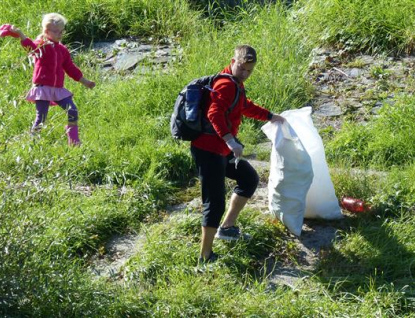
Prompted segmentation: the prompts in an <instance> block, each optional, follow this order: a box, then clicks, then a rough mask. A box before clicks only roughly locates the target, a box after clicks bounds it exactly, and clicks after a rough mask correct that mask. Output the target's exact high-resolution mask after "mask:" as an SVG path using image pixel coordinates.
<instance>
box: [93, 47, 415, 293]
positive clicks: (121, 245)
mask: <svg viewBox="0 0 415 318" xmlns="http://www.w3.org/2000/svg"><path fill="white" fill-rule="evenodd" d="M414 66H415V57H403V58H392V57H385V56H368V55H354V56H352V55H348V54H347V53H345V52H341V51H331V50H327V49H317V50H315V51H314V52H313V59H312V61H311V63H310V68H309V73H308V77H309V79H310V81H311V83H312V84H313V86H314V87H315V97H314V99H313V100H312V101H311V103H310V105H309V106H312V109H313V115H312V117H313V121H314V124H315V126H316V127H317V128H318V129H321V128H326V127H329V126H330V127H332V128H333V129H334V130H339V129H341V126H342V120H343V118H344V117H345V116H347V117H348V118H349V119H350V118H352V119H353V120H355V121H356V122H361V123H364V122H366V121H367V120H369V119H370V117H371V116H376V114H377V111H378V110H379V109H380V108H381V107H382V106H383V105H385V104H389V105H393V104H394V102H395V101H394V100H395V98H396V96H397V94H399V92H400V91H404V90H405V91H406V92H407V93H408V87H407V86H406V85H405V83H406V82H408V81H409V82H411V81H413V75H412V69H413V67H414ZM261 147H271V145H270V143H265V144H264V145H261ZM249 161H250V162H251V164H252V165H253V166H254V167H256V169H257V170H258V171H259V172H260V174H265V175H266V174H267V169H269V162H266V161H258V160H256V159H255V156H252V157H251V158H249ZM200 205H201V202H200V199H199V198H195V199H194V200H192V201H191V202H186V203H182V204H180V205H177V206H172V207H170V211H171V212H178V211H182V210H185V209H187V208H194V209H198V208H200ZM248 207H250V208H255V209H258V210H260V211H263V212H264V213H267V211H268V189H267V183H266V182H262V183H260V185H259V187H258V189H257V191H256V192H255V195H254V197H253V198H252V200H250V201H249V203H248ZM341 227H342V222H341V221H336V222H330V221H317V220H305V221H304V225H303V228H302V234H301V236H300V237H299V238H297V237H294V236H291V237H288V239H289V240H292V241H293V242H294V243H295V244H296V246H297V247H298V249H299V251H300V252H299V255H298V259H297V262H296V263H295V264H279V263H277V264H270V265H269V276H268V277H269V283H270V286H272V285H281V284H283V285H287V286H290V287H291V288H296V286H297V285H298V284H300V283H301V282H302V281H303V280H305V279H307V278H308V277H310V275H312V274H313V273H314V271H315V270H316V268H317V266H318V262H319V260H320V257H321V255H322V254H323V253H324V250H325V249H326V248H328V247H330V246H331V245H332V244H333V242H334V241H335V240H336V239H337V235H336V233H337V231H338V229H339V228H341ZM144 239H145V238H144V237H143V236H139V235H127V236H114V237H113V238H112V239H111V240H109V241H108V243H107V245H106V246H105V250H106V253H105V254H104V255H97V256H96V257H95V258H94V259H93V260H92V265H91V272H92V273H94V275H97V276H98V277H102V276H104V277H114V276H115V277H116V276H119V275H120V269H121V268H122V266H123V265H124V264H125V262H126V261H127V260H128V259H129V257H131V256H132V255H134V254H135V253H137V252H138V251H139V248H140V245H141V244H142V242H143V240H144Z"/></svg>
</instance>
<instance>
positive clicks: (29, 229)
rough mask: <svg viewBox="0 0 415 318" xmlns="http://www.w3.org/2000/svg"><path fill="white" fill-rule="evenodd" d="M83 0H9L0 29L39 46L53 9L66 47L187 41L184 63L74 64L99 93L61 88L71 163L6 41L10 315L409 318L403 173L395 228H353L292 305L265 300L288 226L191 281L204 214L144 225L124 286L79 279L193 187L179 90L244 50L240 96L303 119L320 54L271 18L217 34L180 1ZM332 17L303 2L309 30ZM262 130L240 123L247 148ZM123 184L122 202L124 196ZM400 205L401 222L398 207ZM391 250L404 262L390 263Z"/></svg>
mask: <svg viewBox="0 0 415 318" xmlns="http://www.w3.org/2000/svg"><path fill="white" fill-rule="evenodd" d="M75 2H76V3H74V4H73V5H71V6H67V4H66V3H64V2H62V3H61V2H59V3H58V4H57V3H56V1H32V2H30V3H28V2H27V1H23V0H22V1H16V0H14V1H13V0H5V1H2V3H1V4H0V9H1V11H0V12H2V13H1V20H0V23H4V22H11V23H15V24H18V25H21V26H22V27H23V28H24V29H25V30H26V29H27V32H28V34H29V35H30V36H36V34H37V32H38V28H37V25H38V23H39V22H40V18H39V17H40V14H41V13H46V12H49V11H59V12H61V13H63V14H65V15H66V16H67V17H68V18H69V20H70V23H69V25H68V30H69V31H70V32H69V34H68V36H67V38H66V40H67V41H68V42H73V41H77V40H82V39H86V40H90V39H92V38H95V37H100V36H103V35H108V36H110V37H118V36H120V35H126V34H129V35H150V34H151V35H154V36H161V37H162V36H166V35H167V36H179V37H181V40H182V46H183V48H184V54H183V60H182V61H181V63H180V64H179V65H172V68H171V73H170V74H168V75H162V74H161V73H160V74H157V73H156V74H154V75H152V76H148V77H141V78H131V79H124V80H123V81H117V82H114V81H110V80H108V79H105V78H101V77H100V76H99V73H98V72H97V70H95V69H94V68H88V67H87V66H86V64H87V63H86V62H89V60H88V57H87V56H85V57H84V56H78V57H77V58H76V61H77V62H78V63H80V64H82V65H83V67H82V69H83V70H84V71H85V73H86V76H87V77H88V78H91V79H94V80H96V81H97V84H98V85H97V88H96V89H94V90H92V91H87V90H85V89H84V88H83V87H81V85H79V84H77V83H73V82H72V81H71V80H69V79H68V80H67V87H68V88H69V89H70V90H72V91H73V92H74V94H75V102H76V103H77V105H78V106H79V108H80V111H81V121H80V125H81V136H82V139H83V142H84V144H83V146H82V147H81V148H79V149H68V148H67V146H66V141H65V136H64V132H63V125H64V121H65V118H64V117H65V116H64V114H62V112H60V109H56V108H53V109H51V111H50V115H49V119H48V126H47V127H46V128H45V129H44V131H43V132H42V138H41V139H39V140H38V139H35V140H32V139H30V138H29V136H28V134H27V130H28V127H29V126H30V123H31V121H32V120H33V116H34V113H33V110H32V106H31V105H28V104H27V103H26V102H25V101H24V92H25V91H26V90H27V89H28V87H29V86H30V83H29V78H30V76H31V69H30V68H29V67H28V65H27V61H26V59H25V57H24V53H23V51H22V50H21V49H20V47H19V45H18V43H17V41H15V40H12V39H9V38H7V39H1V40H0V41H1V42H0V45H1V50H0V67H1V69H2V72H1V73H0V78H1V79H2V81H3V82H4V83H7V85H6V86H5V87H4V89H3V90H2V91H1V92H0V103H1V105H2V108H1V113H0V152H1V157H0V177H1V179H0V188H1V190H2V193H3V196H2V199H1V203H0V233H1V235H0V246H2V249H1V250H0V258H1V259H2V262H1V263H0V295H1V296H0V312H1V313H8V314H9V315H10V314H16V313H20V314H22V315H34V316H82V315H85V316H96V317H102V316H114V317H117V316H125V315H132V316H149V315H151V314H152V315H155V316H165V315H166V314H167V313H169V314H170V315H171V316H177V315H180V314H181V315H185V316H186V315H187V316H206V315H208V316H209V315H210V316H211V315H214V314H218V315H221V314H222V315H226V316H242V315H243V316H248V315H254V314H256V315H258V316H264V317H269V316H290V317H292V316H297V317H300V316H301V317H302V316H316V315H324V314H326V315H332V316H339V315H340V316H341V315H351V316H362V317H365V316H369V315H372V314H373V308H374V307H377V308H378V309H377V310H378V311H377V314H378V315H395V314H405V313H406V314H409V312H410V303H409V302H408V301H407V298H406V297H405V294H404V293H403V292H404V291H405V288H404V287H403V286H404V285H405V284H407V282H408V280H409V279H410V277H411V275H413V265H412V264H411V261H410V260H411V259H413V253H414V246H413V245H411V243H410V242H412V241H413V238H414V233H413V231H412V230H411V226H410V225H411V224H413V216H412V215H411V214H409V213H407V212H406V208H407V206H405V205H404V204H402V203H405V202H409V198H410V197H411V193H412V191H413V185H412V183H411V181H410V178H407V179H404V181H402V178H400V175H399V174H400V173H402V172H401V171H399V169H397V170H398V171H396V172H394V174H393V176H394V179H395V180H396V181H398V180H399V181H400V187H402V188H403V190H405V191H400V192H399V194H396V193H393V189H394V188H393V186H392V185H391V184H386V185H385V187H386V188H384V189H385V192H386V193H387V194H390V196H387V198H383V199H382V198H380V199H379V201H381V202H384V203H386V204H387V205H386V207H385V209H384V210H383V211H385V212H387V211H389V214H386V213H385V215H384V218H382V219H381V220H371V219H362V220H357V222H356V223H351V227H352V228H353V230H352V231H351V232H350V233H345V239H344V240H343V243H341V244H337V245H335V247H334V248H333V251H332V253H330V255H329V257H328V258H327V260H326V263H323V265H322V272H321V273H319V274H318V275H316V277H314V278H313V279H312V280H310V281H309V282H307V283H306V284H305V285H304V286H303V288H301V289H300V290H298V291H287V290H284V289H281V288H277V289H276V290H274V291H272V292H270V291H269V290H267V289H266V286H265V284H263V283H261V281H262V279H261V277H263V276H262V275H263V274H261V268H262V266H263V265H264V263H263V262H264V257H265V256H266V255H268V254H269V253H271V254H272V255H276V257H277V258H279V259H286V258H290V257H292V255H294V254H295V250H294V249H293V247H291V246H289V245H287V243H286V242H285V241H284V240H283V237H284V230H283V229H282V228H281V226H280V225H279V224H274V223H273V222H270V220H268V219H267V218H265V217H264V216H261V215H260V214H258V211H250V212H249V213H246V214H244V216H243V218H242V220H241V222H242V224H243V225H244V226H245V227H246V228H248V229H250V230H251V231H252V232H254V233H256V237H255V241H254V243H250V244H248V245H236V246H228V245H220V246H219V247H218V248H219V249H220V251H221V252H222V253H223V254H225V255H226V257H225V259H224V260H223V262H222V263H221V264H222V266H218V267H216V268H213V269H212V271H210V272H208V273H205V274H203V275H195V274H194V272H193V265H194V263H195V260H196V254H197V248H198V243H197V241H198V236H199V216H198V215H192V214H190V215H188V216H187V217H184V218H183V219H178V220H173V221H171V222H169V223H166V224H164V223H160V224H157V223H156V224H155V225H154V226H152V227H149V226H148V225H147V224H146V225H145V227H146V228H148V230H147V231H148V233H149V237H150V238H152V239H151V240H150V241H149V243H148V244H146V245H145V246H144V247H143V252H142V254H140V255H137V257H135V258H134V259H132V260H131V261H130V263H129V264H128V273H129V276H128V277H127V279H126V281H125V286H120V285H117V284H112V283H110V282H106V281H93V280H91V277H90V276H89V275H88V274H87V273H86V272H85V271H84V268H85V265H86V264H87V262H88V257H89V256H90V255H91V254H92V253H95V251H96V250H98V249H99V248H100V247H101V246H102V244H103V243H104V242H105V240H106V239H107V238H108V237H109V236H110V235H111V234H113V233H117V232H126V231H138V230H140V228H141V227H142V224H143V223H142V222H151V223H153V222H155V221H156V220H158V219H159V214H160V213H159V212H158V211H159V210H160V208H161V207H163V206H164V204H165V203H166V198H167V197H169V194H170V193H171V191H172V189H171V186H172V183H171V182H172V181H176V180H178V179H181V180H182V181H183V182H186V181H187V180H188V178H189V177H190V176H191V160H190V158H189V155H188V149H187V145H177V144H174V143H172V141H171V139H170V136H169V132H168V120H169V112H170V111H171V105H172V102H173V101H174V98H175V94H176V92H177V91H179V90H180V88H181V87H182V86H183V85H184V83H186V82H188V81H189V80H190V79H192V78H194V77H196V76H199V75H201V74H206V73H212V72H216V71H218V70H219V69H221V68H222V67H223V66H225V65H226V63H228V62H229V59H230V57H231V54H232V48H233V47H234V46H235V45H236V44H239V43H241V42H248V43H250V44H252V45H253V46H255V47H256V48H257V50H258V53H259V57H260V63H259V64H258V67H257V69H256V72H255V73H254V75H253V76H252V79H250V81H249V82H248V83H247V86H248V89H249V96H250V97H252V98H253V99H254V100H256V101H258V102H259V103H260V104H263V105H266V106H267V107H269V108H270V109H273V110H275V111H282V110H284V109H288V108H296V107H300V106H301V105H302V104H303V103H304V102H305V101H306V100H307V98H308V96H309V86H308V84H307V83H306V82H305V80H304V77H303V73H304V71H305V68H306V66H307V56H308V50H309V48H310V47H311V46H310V44H309V43H305V42H304V41H302V40H304V39H305V36H304V33H302V29H301V24H296V26H294V25H293V24H291V23H290V20H289V19H287V17H286V15H285V14H284V13H283V12H282V11H281V10H280V7H278V6H273V7H270V8H269V9H265V10H261V9H259V8H257V7H253V8H249V7H248V8H245V9H244V10H240V12H239V15H237V16H232V17H226V14H225V18H227V19H228V20H229V21H231V20H232V21H233V22H229V23H227V24H226V26H225V27H224V28H223V29H221V30H220V31H217V30H216V29H213V28H212V27H210V26H209V24H208V23H203V25H204V26H203V27H202V26H200V27H197V26H198V25H199V23H201V20H198V15H195V14H194V13H193V12H190V11H189V10H190V9H189V8H188V6H187V3H186V1H138V0H136V1H121V2H120V1H110V0H107V1H86V0H77V1H75ZM323 4H324V1H309V2H308V4H307V5H309V6H313V5H314V6H315V7H313V8H315V10H320V11H318V12H321V13H322V14H320V15H319V14H317V15H316V16H322V15H323V13H324V12H325V11H324V9H325V8H326V7H327V6H323V8H320V5H323ZM337 4H339V5H345V4H346V2H343V3H342V2H341V1H337ZM52 5H53V6H52ZM6 8H7V9H6ZM9 8H11V9H10V10H9ZM78 8H86V9H85V10H82V11H81V10H79V9H78ZM354 8H356V7H354ZM376 8H378V7H376ZM350 9H352V8H350ZM251 10H253V11H251ZM310 12H314V11H313V10H310ZM374 12H377V11H376V10H374ZM356 15H357V18H356V19H357V20H358V14H357V13H356ZM251 16H254V19H251V18H250V17H251ZM299 16H301V15H299ZM324 16H327V15H324ZM311 17H313V16H312V15H309V16H308V17H306V18H307V19H306V18H300V19H301V20H300V21H306V22H304V23H307V28H308V30H309V31H308V34H309V35H310V38H312V36H311V35H315V34H319V32H320V30H321V29H318V27H319V26H320V27H321V26H322V25H324V24H323V23H321V21H319V20H318V21H314V22H313V21H310V20H311ZM231 18H232V19H231ZM28 21H29V22H30V23H29V24H27V22H28ZM329 21H330V20H329ZM376 21H380V19H378V20H376ZM235 22H236V23H235ZM335 22H336V21H335V19H333V20H332V22H331V23H332V24H330V25H329V26H331V27H332V29H333V30H334V31H335V32H334V33H333V34H336V32H339V31H338V30H339V29H340V27H339V26H336V25H335ZM327 23H328V22H327ZM332 25H333V26H332ZM342 27H343V26H342ZM297 28H298V29H297ZM401 28H403V27H401ZM310 30H311V31H310ZM314 30H315V31H314ZM336 30H337V31H336ZM403 30H404V31H405V32H408V30H409V29H403ZM352 31H353V30H351V31H350V33H352V34H353V32H352ZM401 32H403V31H401ZM355 37H356V38H359V34H356V35H355ZM331 38H335V37H331ZM331 38H330V39H331ZM315 41H317V40H315ZM405 41H406V40H405ZM405 41H402V43H403V44H402V45H404V43H407V41H406V42H405ZM315 43H316V42H313V45H315ZM368 43H369V44H370V45H372V44H373V43H372V42H368ZM408 43H409V42H408ZM380 44H382V43H380ZM201 47H203V50H200V48H201ZM379 47H381V45H380V46H379ZM408 47H410V46H408ZM257 128H258V125H257V124H254V123H246V124H245V126H244V128H243V130H242V131H241V135H242V137H243V138H244V140H247V141H248V142H250V143H255V142H257V141H258V138H259V137H256V138H253V137H252V136H257V135H258V134H257V133H256V129H257ZM377 132H378V131H376V130H375V131H374V132H373V133H371V132H370V131H369V132H368V134H372V136H374V135H375V134H376V133H377ZM372 138H374V137H372ZM405 138H408V137H405ZM379 140H380V139H379ZM379 149H381V147H379ZM345 156H347V155H345ZM412 170H413V169H412ZM409 171H411V170H409ZM395 176H396V177H395ZM335 180H336V181H338V182H337V183H336V187H337V188H343V189H352V190H353V191H355V192H356V193H359V192H360V193H363V194H366V195H368V194H374V195H376V194H377V193H381V192H380V191H379V189H381V188H378V187H377V186H376V185H375V183H374V182H368V183H364V182H362V183H361V184H363V185H365V186H364V187H363V186H358V187H357V188H356V185H355V183H354V181H355V180H353V177H352V176H350V177H349V178H347V177H346V178H345V177H343V176H339V177H337V179H335ZM405 180H407V181H405ZM358 181H361V180H358ZM122 186H125V187H126V188H127V189H128V191H127V192H124V191H120V188H121V187H122ZM389 189H390V190H389ZM396 191H398V190H396ZM379 195H380V194H379ZM396 200H397V202H398V203H399V204H400V205H403V207H404V210H399V208H397V206H396V204H395V203H396V202H395V201H396ZM409 203H410V202H409ZM409 203H408V205H409V206H410V204H409ZM369 225H370V226H369ZM385 237H387V238H388V239H387V240H384V238H385ZM359 246H367V248H366V249H359ZM396 250H397V251H399V257H400V262H394V261H393V260H392V259H389V257H388V256H387V255H388V254H387V253H389V254H390V251H396ZM339 260H340V261H341V262H342V264H343V265H344V266H342V267H340V268H337V267H334V269H335V270H334V269H333V266H332V265H333V264H337V262H339ZM356 263H357V264H358V265H357V267H356V265H355V264H356ZM356 268H357V270H353V269H356ZM345 272H346V273H347V275H345ZM327 280H328V282H327ZM393 282H397V285H396V286H394V285H393V284H392V283H393ZM410 292H412V293H413V291H412V290H410ZM173 295H174V296H173ZM351 295H353V297H352V296H351ZM379 303H381V304H382V306H379Z"/></svg>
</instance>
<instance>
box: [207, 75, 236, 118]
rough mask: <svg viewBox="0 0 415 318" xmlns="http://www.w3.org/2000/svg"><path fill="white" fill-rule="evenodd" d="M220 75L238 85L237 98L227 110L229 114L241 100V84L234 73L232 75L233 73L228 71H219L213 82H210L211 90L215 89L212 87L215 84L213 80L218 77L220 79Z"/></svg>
mask: <svg viewBox="0 0 415 318" xmlns="http://www.w3.org/2000/svg"><path fill="white" fill-rule="evenodd" d="M220 77H222V78H229V79H230V80H231V81H232V82H233V83H234V84H235V86H236V94H235V99H234V100H233V102H232V104H231V106H230V107H229V108H228V110H227V111H226V115H228V114H229V113H230V112H231V111H232V110H233V109H234V108H235V106H236V104H237V103H238V100H239V96H240V95H241V89H240V88H239V85H238V83H237V82H236V79H235V77H234V76H233V75H231V74H227V73H218V74H216V75H215V76H214V77H213V78H212V80H211V82H210V83H209V88H210V90H211V91H213V89H212V88H211V86H212V85H213V82H214V81H215V80H216V79H218V78H220Z"/></svg>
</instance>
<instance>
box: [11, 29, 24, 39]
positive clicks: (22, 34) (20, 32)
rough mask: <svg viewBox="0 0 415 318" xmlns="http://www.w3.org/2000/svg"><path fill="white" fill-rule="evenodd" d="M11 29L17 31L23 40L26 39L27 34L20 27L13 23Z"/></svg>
mask: <svg viewBox="0 0 415 318" xmlns="http://www.w3.org/2000/svg"><path fill="white" fill-rule="evenodd" d="M10 31H11V32H13V33H16V34H17V35H18V36H19V37H20V39H21V40H22V41H23V40H25V39H26V35H25V34H24V33H23V32H22V30H20V29H19V28H18V27H16V26H14V25H12V26H11V27H10Z"/></svg>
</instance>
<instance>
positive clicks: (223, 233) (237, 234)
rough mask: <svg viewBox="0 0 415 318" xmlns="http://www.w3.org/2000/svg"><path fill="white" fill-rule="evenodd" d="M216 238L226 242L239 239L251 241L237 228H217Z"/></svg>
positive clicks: (249, 237) (247, 235) (249, 236)
mask: <svg viewBox="0 0 415 318" xmlns="http://www.w3.org/2000/svg"><path fill="white" fill-rule="evenodd" d="M215 237H216V238H218V239H221V240H226V241H236V240H239V239H240V238H242V239H244V240H249V239H251V235H249V234H241V230H240V229H239V227H237V226H230V227H221V226H219V229H218V231H217V232H216V235H215Z"/></svg>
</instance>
